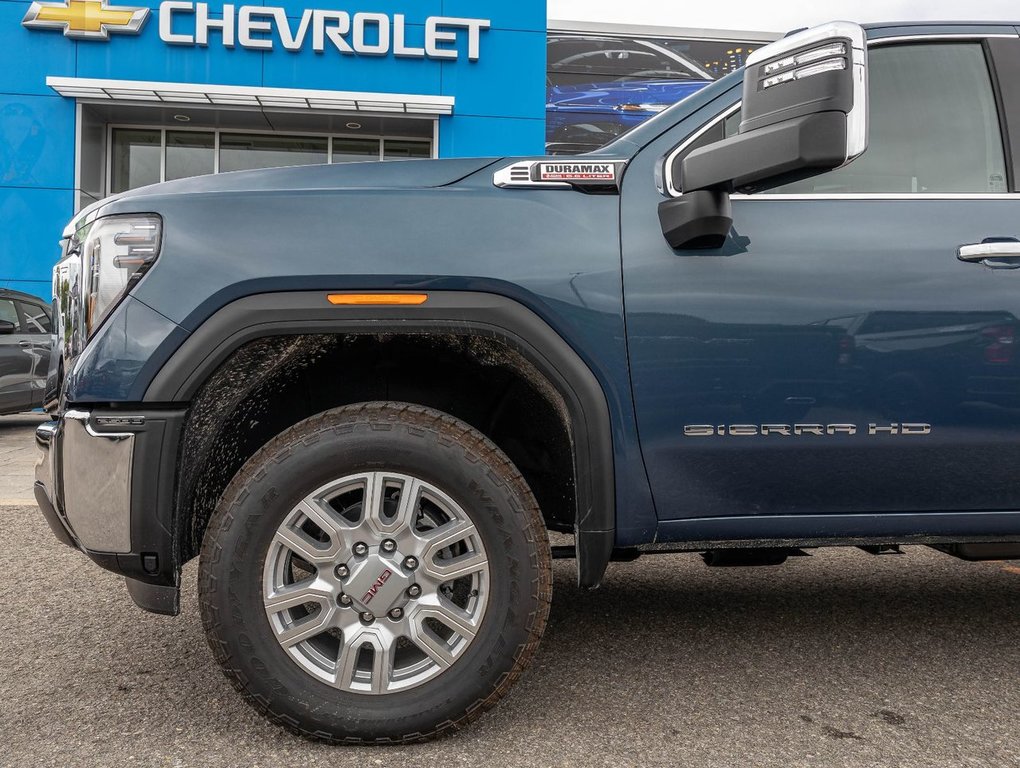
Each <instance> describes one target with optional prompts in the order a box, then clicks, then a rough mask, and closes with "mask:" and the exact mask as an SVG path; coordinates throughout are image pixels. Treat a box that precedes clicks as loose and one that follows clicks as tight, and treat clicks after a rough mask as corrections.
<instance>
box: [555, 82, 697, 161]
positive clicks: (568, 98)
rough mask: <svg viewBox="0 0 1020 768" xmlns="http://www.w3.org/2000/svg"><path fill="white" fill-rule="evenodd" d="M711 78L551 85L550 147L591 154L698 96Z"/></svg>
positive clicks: (563, 150)
mask: <svg viewBox="0 0 1020 768" xmlns="http://www.w3.org/2000/svg"><path fill="white" fill-rule="evenodd" d="M711 82H712V81H711V80H652V81H640V80H638V81H624V82H615V83H590V84H587V85H554V86H550V87H549V89H548V91H547V93H548V95H547V98H546V149H547V150H549V151H550V152H552V153H554V154H572V153H577V152H588V151H591V150H594V149H598V148H599V147H601V146H603V145H604V144H608V143H609V142H610V141H612V140H613V139H615V138H616V137H617V136H619V135H621V134H623V133H625V132H626V131H629V130H630V129H631V128H633V127H634V126H636V125H640V124H641V123H643V122H644V121H645V120H647V119H648V118H650V117H653V116H655V115H657V114H659V112H662V111H663V110H664V109H666V108H668V107H671V106H672V105H674V104H676V103H677V102H678V101H680V100H681V99H686V98H687V97H688V96H690V95H692V94H694V93H697V92H698V91H700V90H701V89H702V88H704V87H705V86H706V85H708V84H709V83H711Z"/></svg>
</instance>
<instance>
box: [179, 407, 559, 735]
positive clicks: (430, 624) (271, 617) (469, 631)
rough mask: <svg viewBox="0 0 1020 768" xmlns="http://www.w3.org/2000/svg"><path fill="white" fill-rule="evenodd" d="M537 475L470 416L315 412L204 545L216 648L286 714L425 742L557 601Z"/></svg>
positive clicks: (268, 705)
mask: <svg viewBox="0 0 1020 768" xmlns="http://www.w3.org/2000/svg"><path fill="white" fill-rule="evenodd" d="M551 593H552V586H551V567H550V555H549V545H548V540H547V537H546V533H545V526H544V523H543V520H542V516H541V514H540V513H539V510H538V506H537V504H536V502H535V498H534V496H533V495H532V493H531V491H530V489H529V488H528V486H527V484H526V483H525V481H524V478H522V477H521V475H520V473H519V472H518V471H517V470H516V468H515V467H514V466H513V464H512V463H511V462H510V460H509V459H508V458H507V457H506V456H505V455H504V454H503V453H502V451H500V450H499V448H498V447H496V445H494V444H493V443H492V442H491V441H489V440H488V439H487V438H485V437H484V436H483V435H482V434H480V433H479V432H478V431H476V430H474V429H473V428H471V427H470V426H468V425H467V424H465V423H463V422H461V421H458V420H457V419H454V418H452V417H450V416H448V415H445V414H443V413H440V412H438V411H435V410H431V409H428V408H424V407H419V406H414V405H406V404H399V403H367V404H360V405H355V406H347V407H343V408H338V409H335V410H330V411H326V412H324V413H322V414H319V415H317V416H314V417H312V418H310V419H307V420H305V421H303V422H301V423H299V424H297V425H295V426H294V427H291V428H290V429H288V430H287V431H286V432H284V433H283V434H281V435H279V436H278V437H276V438H275V439H273V440H272V441H271V442H270V443H268V444H267V445H266V446H265V447H263V448H262V449H261V450H260V451H259V452H258V453H257V454H255V456H253V457H252V458H251V459H250V460H248V462H247V463H246V464H245V465H244V467H243V468H242V469H241V470H240V472H238V474H237V476H236V477H234V479H233V480H232V482H231V483H230V485H229V486H228V487H227V489H226V491H225V492H224V494H223V497H222V498H221V500H220V502H219V504H218V505H217V508H216V510H215V512H214V514H213V516H212V519H211V520H210V523H209V527H208V529H207V531H206V534H205V539H204V542H203V546H202V553H201V565H200V575H199V598H200V605H201V611H202V623H203V626H204V627H205V631H206V635H207V637H208V640H209V644H210V646H211V647H212V649H213V652H214V653H215V655H216V658H217V660H218V661H219V662H220V664H221V665H222V667H223V670H224V672H225V674H226V675H227V677H228V678H229V679H230V680H231V682H232V683H233V684H234V686H235V687H236V688H237V689H238V690H239V691H241V692H242V693H243V694H244V695H245V697H246V698H247V699H248V701H249V702H251V703H252V704H253V705H254V706H255V707H256V708H257V709H258V710H260V711H261V712H263V713H264V714H265V715H267V716H268V717H270V718H271V719H272V720H274V721H276V722H277V723H279V724H281V725H284V726H286V727H287V728H289V729H291V730H293V731H296V732H299V733H301V734H303V735H306V736H311V737H315V738H319V739H324V740H327V741H354V742H384V741H412V740H416V739H422V738H428V737H430V736H435V735H437V734H439V733H442V732H445V731H448V730H452V729H454V728H457V727H458V726H460V725H463V724H465V723H467V722H469V721H471V720H473V719H474V718H475V717H477V716H478V715H479V714H481V713H482V712H484V711H485V710H486V709H488V708H489V707H491V706H492V705H493V704H495V702H496V701H497V700H499V698H500V697H502V696H503V695H504V694H505V693H506V692H507V690H508V689H509V688H510V687H511V685H512V684H513V683H514V682H515V681H516V680H517V678H518V677H519V676H520V675H521V673H522V671H523V670H524V668H525V667H526V665H527V664H528V662H529V660H530V659H531V657H532V656H533V655H534V653H535V651H536V649H537V647H538V642H539V639H540V638H541V636H542V631H543V630H544V628H545V624H546V619H547V617H548V613H549V604H550V599H551Z"/></svg>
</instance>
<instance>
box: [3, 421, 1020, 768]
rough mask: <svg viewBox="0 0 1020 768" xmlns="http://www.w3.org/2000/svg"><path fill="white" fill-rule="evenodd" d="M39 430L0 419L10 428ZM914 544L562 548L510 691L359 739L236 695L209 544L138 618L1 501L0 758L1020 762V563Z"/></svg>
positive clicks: (102, 578)
mask: <svg viewBox="0 0 1020 768" xmlns="http://www.w3.org/2000/svg"><path fill="white" fill-rule="evenodd" d="M35 421H37V420H35ZM32 429H34V426H33V425H32V424H21V425H19V426H17V427H15V426H12V425H10V424H9V423H8V422H7V421H6V420H4V421H0V446H3V445H4V444H5V440H7V441H10V440H15V441H17V440H19V439H20V438H15V437H12V435H13V434H14V430H17V431H19V432H21V433H23V434H24V435H25V436H27V437H29V438H30V436H31V431H32ZM0 450H2V448H0ZM25 450H29V449H28V448H27V447H26V449H25ZM32 450H33V451H34V449H32ZM2 455H3V454H0V457H2ZM15 464H16V465H17V467H21V466H22V464H23V462H20V461H19V462H14V463H11V462H8V463H7V464H2V465H0V476H2V477H5V478H6V480H7V482H16V483H20V482H22V480H21V479H19V478H20V477H21V476H20V474H18V475H17V476H16V473H15V470H13V469H11V467H12V466H14V465H15ZM18 472H20V470H18ZM26 492H27V491H26ZM905 552H906V554H903V555H884V556H880V557H876V556H873V555H868V554H866V553H864V552H862V551H860V550H856V549H849V550H816V551H815V553H814V554H813V555H812V556H811V557H801V558H794V559H792V560H791V561H789V562H788V563H787V564H786V565H783V566H779V567H772V568H733V569H710V568H707V567H705V566H704V565H703V564H702V563H701V560H700V558H698V557H697V556H696V555H658V556H650V557H646V558H643V559H641V560H639V561H637V562H634V563H619V564H613V565H611V566H610V570H609V573H608V576H607V579H606V582H605V585H604V586H603V587H602V588H601V589H600V590H598V591H596V592H582V591H579V590H578V589H577V588H576V587H575V586H574V583H573V579H574V574H573V570H572V569H573V564H572V562H570V561H557V562H556V564H555V570H556V580H555V596H554V603H553V609H552V616H551V620H550V624H549V628H548V631H547V633H546V636H545V640H544V641H543V645H542V648H541V650H540V651H539V654H538V656H537V658H536V661H535V663H534V665H533V667H532V669H531V670H530V672H529V673H528V674H527V675H526V676H525V678H524V679H523V680H522V682H521V683H520V684H519V685H518V686H517V687H516V688H515V689H514V690H513V691H512V692H511V694H510V695H509V696H508V697H507V698H506V699H505V700H504V701H503V702H502V704H500V705H499V706H498V707H497V708H496V709H495V710H493V711H492V712H490V713H489V714H488V715H486V716H485V717H483V718H482V719H481V720H480V721H478V722H477V723H476V724H474V725H473V726H470V727H469V728H468V729H466V730H464V731H462V732H460V733H458V734H455V735H453V736H451V737H448V738H445V739H442V740H439V741H436V742H431V743H426V744H417V745H410V746H404V747H384V748H348V747H330V746H326V745H322V744H316V743H312V742H308V741H305V740H303V739H301V738H299V737H296V736H293V735H291V734H289V733H288V732H286V731H283V730H281V729H279V728H277V727H275V726H273V725H271V724H269V723H268V722H266V721H264V720H263V719H262V718H261V717H260V716H258V715H257V714H256V713H255V712H254V711H253V710H251V709H250V708H249V707H248V706H247V705H246V704H245V703H243V702H242V701H241V700H240V698H239V697H238V696H237V695H236V694H235V693H234V691H233V689H232V688H231V687H230V685H229V684H228V683H227V681H226V679H225V678H224V677H223V676H222V675H221V673H220V672H219V669H218V668H217V666H216V665H215V663H214V662H213V660H212V656H211V654H210V652H209V650H208V648H207V647H206V643H205V639H204V637H203V635H202V628H201V623H200V620H199V616H198V607H197V604H196V600H195V582H196V575H197V569H196V567H195V566H196V563H190V564H189V565H188V566H187V567H186V568H185V572H184V589H183V610H182V614H181V615H180V616H178V617H176V618H168V617H160V616H153V615H149V614H145V613H143V612H141V611H139V610H138V609H137V608H135V607H134V605H133V604H132V603H131V600H130V598H129V597H128V595H127V593H126V591H125V589H124V587H123V582H122V580H121V579H119V578H118V577H116V576H115V575H113V574H111V573H108V572H105V571H102V570H100V569H99V568H98V567H96V566H94V565H92V564H91V563H90V562H89V561H87V560H86V559H85V558H84V557H83V556H82V555H80V554H78V553H76V552H74V551H72V550H70V549H68V548H66V547H64V546H62V545H61V544H59V543H57V542H56V540H54V538H53V536H52V534H51V533H50V531H49V529H48V528H47V526H46V524H45V522H44V521H43V520H42V518H41V517H40V515H39V512H38V510H37V509H35V508H34V507H33V506H30V505H19V506H14V505H6V506H2V507H0V606H3V609H4V615H5V627H4V629H3V630H0V766H4V767H6V766H17V767H18V768H22V767H23V766H33V767H35V766H96V767H97V768H99V767H102V766H117V767H118V768H122V767H123V766H130V765H138V766H167V767H168V768H183V767H184V766H266V767H268V766H279V765H300V766H337V765H359V766H360V765H365V766H399V767H400V768H415V767H417V766H421V767H422V768H426V767H431V766H444V767H445V766H572V767H577V768H584V767H586V766H635V767H636V766H642V767H643V766H698V767H700V766H712V767H713V768H716V767H730V766H732V767H733V768H738V767H739V768H744V767H746V766H783V767H784V768H786V767H789V766H819V768H838V767H841V766H867V767H868V768H874V767H877V766H895V767H896V768H908V767H912V766H932V768H935V767H936V766H937V767H938V768H947V767H948V766H974V767H975V768H998V767H999V766H1020V732H1018V727H1017V713H1018V711H1020V685H1018V675H1020V672H1018V670H1020V563H1017V564H1015V565H1011V564H1009V563H964V562H960V561H957V560H954V559H952V558H950V557H948V556H947V555H943V554H940V553H938V552H934V551H932V550H929V549H926V548H923V547H909V548H905Z"/></svg>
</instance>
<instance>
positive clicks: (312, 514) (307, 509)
mask: <svg viewBox="0 0 1020 768" xmlns="http://www.w3.org/2000/svg"><path fill="white" fill-rule="evenodd" d="M297 509H299V510H300V511H301V512H302V513H303V514H304V515H305V517H307V518H308V519H309V520H311V521H312V522H313V523H315V524H316V525H317V526H318V527H319V528H320V529H322V532H323V533H325V534H326V536H328V537H329V545H328V547H327V548H325V549H323V550H322V551H323V553H324V554H325V555H326V556H327V557H331V558H333V559H335V558H337V557H339V556H340V555H341V554H342V553H343V552H344V550H345V549H346V548H347V547H346V544H345V542H344V535H345V534H346V533H347V532H348V531H350V529H351V526H350V525H348V524H347V522H346V521H345V520H343V519H342V518H341V517H340V516H339V515H338V514H336V513H335V512H334V511H333V510H332V508H330V507H329V505H328V504H327V503H326V502H324V501H321V500H320V499H312V498H309V499H304V500H303V501H302V502H301V503H300V504H298V506H297Z"/></svg>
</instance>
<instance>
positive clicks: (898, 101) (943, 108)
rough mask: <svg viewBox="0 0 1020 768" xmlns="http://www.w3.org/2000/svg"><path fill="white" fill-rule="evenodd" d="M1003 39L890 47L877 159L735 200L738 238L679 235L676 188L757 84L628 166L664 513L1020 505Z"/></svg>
mask: <svg viewBox="0 0 1020 768" xmlns="http://www.w3.org/2000/svg"><path fill="white" fill-rule="evenodd" d="M984 30H987V31H984V32H983V33H982V34H981V35H974V36H973V37H963V36H959V35H954V36H949V37H948V38H947V37H945V36H941V37H937V38H936V37H925V36H923V35H914V36H912V37H911V38H909V39H905V38H903V37H902V36H901V34H898V35H897V36H896V38H895V39H890V40H887V41H882V40H872V41H871V43H870V48H869V51H870V53H869V68H870V74H869V77H870V95H871V101H870V109H871V127H870V145H869V148H868V150H867V152H865V154H864V155H863V156H862V157H860V158H858V159H857V160H856V161H854V162H853V163H851V164H850V165H848V166H846V167H844V168H842V169H839V170H837V171H833V172H830V173H827V174H824V175H820V176H817V177H815V178H812V179H809V180H806V181H801V182H797V183H796V184H793V185H787V186H786V187H782V188H778V189H775V190H772V191H771V192H770V193H763V194H757V195H753V196H746V197H741V196H736V195H735V196H734V197H733V200H732V207H733V220H734V224H733V230H732V231H731V234H730V237H729V239H728V240H727V242H726V243H725V245H724V246H723V247H722V248H719V249H714V250H673V249H671V248H670V247H669V246H668V245H667V244H666V242H665V241H664V239H663V238H662V235H661V231H660V230H659V228H658V222H657V220H656V205H657V202H658V201H661V200H662V199H663V194H664V192H663V190H662V189H661V186H662V184H663V183H664V182H663V181H662V175H661V174H658V179H659V181H658V186H659V187H660V188H658V189H657V183H656V181H655V179H656V175H657V171H658V169H659V168H660V167H661V162H662V158H663V157H664V155H666V154H669V153H670V152H671V151H677V150H679V151H686V148H693V147H694V146H697V145H699V144H703V143H704V142H706V141H709V140H712V139H713V138H721V137H722V136H723V135H724V134H725V132H726V131H727V130H732V128H731V126H732V127H735V125H736V124H737V122H738V120H739V116H738V115H737V113H736V110H738V109H739V104H737V103H736V99H739V87H737V88H734V89H733V90H732V91H731V95H730V96H728V97H724V96H721V97H720V98H718V99H717V100H716V101H715V102H713V103H711V104H709V105H708V106H706V107H703V108H702V109H701V110H700V111H699V112H698V113H696V114H695V115H692V116H691V117H690V118H688V120H687V121H685V123H681V124H680V125H678V126H677V127H676V128H675V129H673V135H672V136H670V135H664V136H663V137H660V138H659V139H657V140H656V141H655V142H653V143H652V144H650V145H649V146H648V147H646V149H645V150H643V151H642V152H641V153H639V154H638V155H637V157H636V158H635V159H634V161H633V162H632V163H631V165H630V167H629V168H628V171H627V175H626V177H625V180H624V189H623V194H622V228H623V259H624V290H625V299H626V311H627V336H628V344H629V350H630V357H631V370H632V377H633V388H634V393H635V401H636V409H637V420H638V427H639V431H640V437H641V444H642V450H643V454H644V459H645V463H646V467H647V470H648V473H649V478H650V481H651V484H652V489H653V493H654V496H655V501H656V506H657V511H658V514H659V517H660V520H681V519H683V520H686V521H687V522H690V519H691V518H725V517H734V516H762V515H784V516H797V515H829V516H831V515H834V514H839V515H845V514H850V513H875V512H882V513H936V512H953V511H961V510H966V511H979V510H1015V509H1018V508H1020V485H1018V484H1017V483H1016V482H1015V480H1014V475H1015V468H1016V467H1017V466H1020V321H1018V318H1020V269H1018V267H1020V242H1018V241H1020V195H1018V194H1017V187H1016V175H1015V173H1014V170H1015V169H1014V167H1013V161H1012V160H1011V158H1012V159H1013V160H1016V159H1017V158H1018V156H1020V152H1018V151H1017V149H1016V147H1015V146H1011V142H1010V140H1009V136H1008V132H1007V128H1010V127H1011V128H1013V129H1014V130H1015V131H1020V112H1018V109H1017V103H1016V97H1017V94H1018V86H1017V82H1018V75H1017V71H1018V69H1017V67H1018V61H1020V54H1018V45H1017V44H1018V41H1017V38H1016V36H1015V30H1013V28H1010V27H1001V28H996V27H987V28H984ZM900 33H902V30H900ZM698 126H700V127H701V129H703V130H699V129H698ZM685 147H686V148H685ZM843 519H844V520H847V519H848V518H843ZM719 522H720V521H718V520H717V521H716V523H719ZM667 527H668V526H667ZM819 533H822V532H821V531H819Z"/></svg>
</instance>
